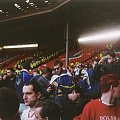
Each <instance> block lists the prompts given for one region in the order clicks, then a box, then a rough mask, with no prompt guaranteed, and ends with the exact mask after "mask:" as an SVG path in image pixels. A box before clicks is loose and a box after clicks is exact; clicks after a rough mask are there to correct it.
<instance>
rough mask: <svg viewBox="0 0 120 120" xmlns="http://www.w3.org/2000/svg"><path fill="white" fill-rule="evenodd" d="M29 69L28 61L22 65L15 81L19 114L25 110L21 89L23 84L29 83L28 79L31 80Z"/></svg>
mask: <svg viewBox="0 0 120 120" xmlns="http://www.w3.org/2000/svg"><path fill="white" fill-rule="evenodd" d="M29 68H30V63H29V61H25V62H23V63H22V70H21V71H20V74H19V76H18V78H17V81H16V91H17V94H18V97H19V101H20V108H19V111H20V114H22V112H23V110H24V109H25V108H26V107H25V104H24V101H23V93H22V89H23V86H24V84H27V83H29V81H30V79H31V78H32V75H30V74H29V71H28V70H29Z"/></svg>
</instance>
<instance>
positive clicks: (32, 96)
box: [21, 78, 42, 120]
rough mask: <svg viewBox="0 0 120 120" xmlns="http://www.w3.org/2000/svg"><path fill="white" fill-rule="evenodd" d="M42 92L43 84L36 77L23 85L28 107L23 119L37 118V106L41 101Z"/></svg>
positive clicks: (25, 101)
mask: <svg viewBox="0 0 120 120" xmlns="http://www.w3.org/2000/svg"><path fill="white" fill-rule="evenodd" d="M41 94H42V90H41V86H40V85H39V84H38V83H37V81H36V80H35V78H33V79H32V80H31V81H30V82H29V83H26V84H25V85H24V86H23V100H24V103H25V105H26V106H28V107H27V108H26V109H25V110H24V111H23V113H22V116H21V120H35V118H36V117H35V109H36V108H35V106H36V104H38V103H39V101H40V97H41Z"/></svg>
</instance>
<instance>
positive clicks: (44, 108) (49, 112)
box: [35, 100, 60, 120]
mask: <svg viewBox="0 0 120 120" xmlns="http://www.w3.org/2000/svg"><path fill="white" fill-rule="evenodd" d="M36 107H37V108H36V110H35V115H36V120H60V108H59V106H58V105H57V104H56V103H55V102H53V101H50V100H47V101H44V102H41V103H40V104H39V105H37V106H36Z"/></svg>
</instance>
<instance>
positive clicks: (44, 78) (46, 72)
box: [37, 67, 52, 97]
mask: <svg viewBox="0 0 120 120" xmlns="http://www.w3.org/2000/svg"><path fill="white" fill-rule="evenodd" d="M51 76H52V70H51V69H50V68H49V67H46V68H44V69H43V71H42V75H41V76H40V78H39V79H38V80H37V82H38V83H39V84H40V85H41V88H42V93H43V97H46V95H47V88H48V85H49V82H50V79H51Z"/></svg>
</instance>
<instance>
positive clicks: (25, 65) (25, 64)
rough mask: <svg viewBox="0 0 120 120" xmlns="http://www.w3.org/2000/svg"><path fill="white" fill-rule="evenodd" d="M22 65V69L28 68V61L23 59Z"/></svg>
mask: <svg viewBox="0 0 120 120" xmlns="http://www.w3.org/2000/svg"><path fill="white" fill-rule="evenodd" d="M22 67H23V69H27V70H29V69H30V61H23V62H22Z"/></svg>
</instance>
